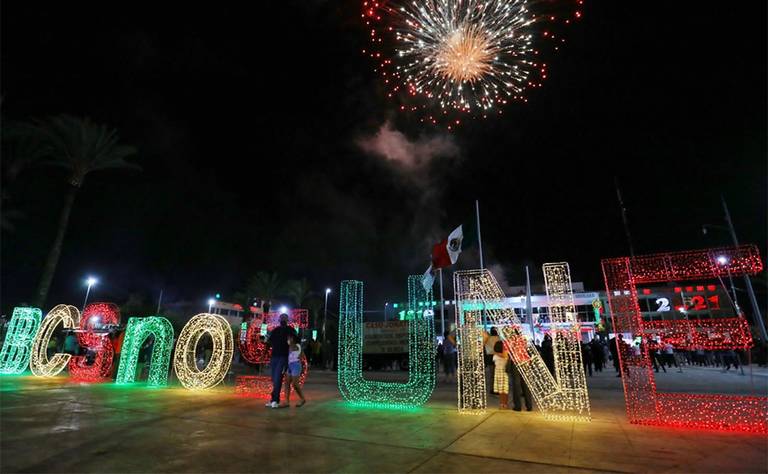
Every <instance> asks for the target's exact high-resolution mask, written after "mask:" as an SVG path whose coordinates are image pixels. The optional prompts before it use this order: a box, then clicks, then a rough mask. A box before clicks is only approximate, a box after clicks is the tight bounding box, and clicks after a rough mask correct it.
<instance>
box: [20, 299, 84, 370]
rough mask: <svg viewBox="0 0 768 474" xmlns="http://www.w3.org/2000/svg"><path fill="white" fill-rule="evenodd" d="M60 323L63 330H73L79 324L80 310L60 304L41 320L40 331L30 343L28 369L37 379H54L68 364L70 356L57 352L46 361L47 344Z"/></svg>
mask: <svg viewBox="0 0 768 474" xmlns="http://www.w3.org/2000/svg"><path fill="white" fill-rule="evenodd" d="M59 323H61V325H62V327H63V328H64V329H75V328H76V327H77V326H78V324H79V323H80V310H79V309H77V308H75V307H74V306H70V305H66V304H60V305H57V306H54V307H53V309H51V310H50V311H49V312H48V314H46V315H45V318H43V321H42V324H41V325H40V329H39V330H38V331H37V335H35V342H33V343H32V357H31V358H30V361H29V368H30V369H31V370H32V374H34V375H35V376H37V377H55V376H56V375H58V374H59V373H60V372H61V371H62V370H64V367H66V366H67V363H69V359H70V357H72V356H71V355H70V354H63V353H60V352H57V353H56V354H54V355H53V357H51V359H48V343H49V342H50V340H51V337H52V336H53V331H54V330H55V329H56V326H58V325H59Z"/></svg>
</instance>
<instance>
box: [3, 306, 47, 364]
mask: <svg viewBox="0 0 768 474" xmlns="http://www.w3.org/2000/svg"><path fill="white" fill-rule="evenodd" d="M41 317H42V311H40V309H39V308H19V307H16V308H13V315H12V316H11V320H10V322H8V330H7V331H6V333H5V341H4V342H3V348H2V350H0V374H20V373H22V372H24V371H25V370H26V369H27V366H28V365H29V358H30V356H31V355H32V343H33V342H34V340H35V334H36V333H37V328H38V327H40V318H41Z"/></svg>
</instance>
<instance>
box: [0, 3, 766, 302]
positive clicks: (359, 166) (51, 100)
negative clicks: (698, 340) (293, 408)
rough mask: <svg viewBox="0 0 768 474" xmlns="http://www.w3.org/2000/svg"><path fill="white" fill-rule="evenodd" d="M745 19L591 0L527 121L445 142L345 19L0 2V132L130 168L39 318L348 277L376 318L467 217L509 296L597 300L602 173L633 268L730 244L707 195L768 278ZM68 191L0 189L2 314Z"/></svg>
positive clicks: (276, 10)
mask: <svg viewBox="0 0 768 474" xmlns="http://www.w3.org/2000/svg"><path fill="white" fill-rule="evenodd" d="M739 6H740V7H742V8H738V9H736V8H727V9H715V8H707V6H705V5H702V4H701V3H700V2H693V1H688V0H687V1H682V2H674V3H672V4H670V3H668V2H664V3H662V2H656V3H652V4H648V3H647V2H645V3H643V4H639V3H633V4H631V5H630V4H628V3H621V4H618V3H615V2H597V1H587V2H586V4H585V7H584V14H583V18H582V20H581V21H580V22H578V23H576V24H574V25H572V26H571V27H569V28H568V30H567V31H566V32H565V35H566V38H567V42H566V43H565V45H564V47H562V48H560V51H558V53H557V54H555V55H553V56H552V58H551V59H550V60H549V61H548V64H549V67H548V69H549V76H550V77H549V78H548V79H547V81H545V83H544V86H543V87H542V88H540V89H537V90H534V91H532V92H530V93H529V102H528V103H526V104H514V103H513V104H509V105H508V106H507V107H506V109H505V110H504V114H503V115H502V116H499V117H492V118H489V119H487V120H473V121H466V122H465V123H463V124H462V126H461V127H460V128H458V129H457V130H454V131H452V132H446V131H445V130H444V129H441V128H435V127H429V126H424V125H422V124H420V123H418V121H417V120H416V119H415V118H414V117H413V116H409V115H407V114H402V113H399V112H397V102H396V101H392V100H388V99H387V98H386V97H385V92H384V88H383V87H382V83H381V80H380V78H379V77H378V76H377V75H376V74H375V73H374V72H373V65H372V64H371V61H370V60H369V58H367V57H365V55H363V54H362V53H361V50H362V49H364V48H365V47H366V46H367V43H366V42H367V37H366V31H365V28H364V25H363V23H362V22H361V21H360V3H359V2H352V1H346V2H340V3H335V2H328V1H313V2H298V1H285V2H269V3H266V4H259V5H258V6H256V7H254V6H241V5H237V6H217V7H210V6H208V7H206V8H202V7H197V6H190V5H186V6H185V7H184V9H177V8H172V7H170V6H168V5H161V6H159V7H155V8H153V9H151V10H149V9H143V8H140V7H136V6H135V5H131V6H130V7H127V6H122V7H120V6H117V5H109V6H105V7H103V8H99V9H91V8H88V7H86V6H83V5H64V4H48V5H45V6H41V5H37V4H29V3H15V4H4V5H3V15H2V20H1V21H2V59H1V60H0V61H2V63H1V64H2V87H1V88H0V94H2V118H3V120H28V119H31V118H35V117H44V116H48V115H55V114H59V113H68V114H72V115H77V116H89V117H91V118H92V119H93V120H94V121H96V122H98V123H104V124H107V125H108V126H110V127H114V128H116V129H117V130H118V132H119V133H120V136H121V141H122V142H123V143H125V144H130V145H134V146H136V147H137V148H138V154H137V155H136V156H135V157H133V158H131V161H133V162H135V163H138V164H140V165H141V166H142V168H143V171H142V172H139V173H136V172H128V173H113V172H95V173H93V174H91V175H89V176H88V178H87V179H86V182H85V185H84V187H83V189H82V190H81V191H80V193H79V195H78V197H77V201H76V203H75V207H74V210H73V214H72V219H71V221H70V225H69V229H68V232H67V236H66V238H65V242H64V251H63V253H62V257H61V261H60V262H59V267H58V270H57V272H56V276H55V278H54V282H53V286H52V288H51V293H50V296H49V298H48V302H47V307H51V306H52V305H54V304H56V303H60V302H66V303H71V304H74V305H78V306H79V305H80V303H81V302H82V297H83V291H84V289H83V285H82V281H83V279H84V278H85V277H86V276H87V275H89V274H93V275H97V276H98V277H99V278H100V280H101V284H100V286H99V287H98V289H97V290H96V291H95V292H94V297H95V298H96V299H99V300H101V299H106V300H113V301H115V302H117V303H122V302H124V301H125V300H126V299H127V298H128V296H129V295H131V294H135V293H143V294H146V296H147V298H148V299H149V301H150V302H151V301H152V300H153V299H154V300H156V298H157V294H158V293H159V291H160V289H161V288H162V289H163V290H164V292H165V295H166V296H164V299H167V301H173V300H192V301H196V300H198V299H199V300H200V302H201V307H202V306H204V301H205V300H206V299H207V298H208V297H209V296H211V295H213V294H214V293H216V292H219V293H221V294H222V299H224V300H228V299H231V295H233V294H234V293H235V292H236V291H238V290H239V289H241V288H242V287H243V286H245V283H246V280H247V278H248V277H249V276H251V275H253V274H254V273H256V272H257V271H275V272H277V273H279V274H281V275H283V276H284V277H286V278H301V277H307V278H308V279H309V280H310V282H311V283H312V284H313V286H314V287H315V289H316V290H317V291H318V292H320V291H322V289H323V288H325V287H329V286H330V287H333V288H334V289H338V285H339V282H340V281H341V280H343V279H358V280H363V281H364V283H365V297H366V304H365V305H366V307H374V308H375V307H380V306H381V305H383V304H384V302H385V301H392V298H393V297H397V295H402V296H403V297H404V295H405V293H406V277H407V275H408V274H420V273H422V272H424V270H425V269H426V268H427V266H428V265H429V252H430V250H431V249H430V246H431V244H432V243H436V242H438V241H439V240H442V239H444V238H445V237H447V235H448V233H449V232H450V231H451V230H452V229H453V228H454V227H456V226H457V225H459V224H461V223H462V222H468V221H470V220H471V219H472V218H473V216H474V214H473V211H474V200H475V199H479V200H480V206H481V209H480V211H481V217H482V237H483V248H484V251H485V261H486V265H487V266H493V265H495V266H497V268H499V269H500V272H501V273H503V274H504V275H503V276H504V277H505V278H506V280H507V281H508V282H509V283H510V284H512V285H518V284H522V283H524V272H523V270H522V268H523V266H524V265H526V264H529V265H531V266H532V269H534V274H533V275H532V277H534V278H535V279H540V268H541V265H542V264H543V263H545V262H553V261H568V262H569V263H570V266H571V272H572V276H573V280H574V281H584V282H585V287H586V289H588V290H602V289H604V287H603V284H602V275H601V273H600V259H601V258H606V257H613V256H622V255H628V253H629V251H628V248H627V243H626V239H625V236H624V229H623V227H622V221H621V214H620V209H619V204H618V202H617V199H616V191H615V187H614V177H618V179H619V181H620V183H621V188H622V194H623V198H624V203H625V206H626V208H627V209H628V217H629V225H630V229H631V232H632V236H633V241H634V242H633V243H634V247H635V253H637V254H645V253H657V252H664V251H675V250H684V249H693V248H704V247H716V246H723V245H729V244H730V236H729V235H728V233H727V232H722V231H719V230H713V231H711V232H709V233H708V234H707V235H706V236H705V235H702V232H701V227H702V225H703V224H716V225H724V222H723V213H722V208H721V203H720V196H721V195H722V196H724V197H725V199H726V200H727V202H728V205H729V207H730V211H731V214H732V218H733V222H734V226H735V228H736V231H737V233H738V236H739V239H740V241H741V243H745V244H746V243H754V244H757V245H758V246H759V248H760V251H761V254H762V257H763V260H764V261H765V256H766V252H767V251H768V248H766V242H768V222H767V219H766V216H768V185H767V181H768V162H767V160H766V156H768V133H767V132H766V130H768V119H767V117H768V113H766V104H767V103H768V93H767V92H766V89H767V87H766V86H767V85H768V72H767V67H766V57H767V56H768V47H767V46H766V44H768V41H766V39H768V38H767V36H768V34H767V32H766V24H765V18H766V14H767V13H768V7H767V6H766V4H765V2H742V3H740V4H739ZM631 7H635V8H631ZM110 9H113V10H110ZM266 24H268V26H269V28H266V27H265V25H266ZM385 154H386V155H388V156H384V155H385ZM4 184H5V183H4ZM66 186H67V183H66V176H65V174H64V173H63V172H60V171H58V170H56V169H53V168H45V167H37V168H34V169H30V170H27V171H26V172H25V173H23V174H22V175H21V176H20V177H19V179H18V181H17V182H15V183H13V185H12V186H9V187H4V190H3V192H4V193H5V192H7V194H8V195H9V199H8V201H7V202H6V201H5V200H4V203H3V204H4V206H5V209H4V210H3V211H4V212H5V211H6V210H7V209H13V210H19V211H21V212H23V214H24V217H23V218H22V219H18V220H16V221H14V222H15V224H16V229H15V231H13V232H6V231H5V230H4V231H3V234H2V240H3V242H2V243H3V245H2V261H3V263H2V277H3V278H2V295H3V298H2V303H3V304H2V309H3V312H4V313H9V312H10V309H11V308H12V307H13V306H16V305H18V304H20V303H21V302H22V301H27V302H29V301H31V300H32V296H33V293H34V291H35V288H36V286H37V283H38V279H39V277H40V273H41V268H42V262H43V260H44V259H45V257H46V255H47V252H48V248H49V246H50V244H51V242H52V240H53V238H54V232H55V223H56V220H57V219H58V213H59V211H60V205H61V195H62V194H63V192H64V191H65V189H66ZM459 263H460V266H458V267H456V268H472V267H474V266H476V254H475V252H470V253H469V254H467V255H462V258H461V259H460V261H459ZM446 277H448V275H446ZM763 277H764V275H763ZM450 287H451V285H450V283H449V282H448V281H446V288H450ZM756 290H758V291H760V293H761V296H762V300H761V301H763V304H764V302H765V293H766V287H765V283H764V282H763V283H761V284H756ZM446 298H450V296H449V294H446ZM332 301H333V303H334V306H331V305H329V306H330V307H331V308H335V307H336V306H335V304H337V300H336V299H335V298H334V299H333V300H332ZM150 304H151V303H150Z"/></svg>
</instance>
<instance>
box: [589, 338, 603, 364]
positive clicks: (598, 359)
mask: <svg viewBox="0 0 768 474" xmlns="http://www.w3.org/2000/svg"><path fill="white" fill-rule="evenodd" d="M589 352H590V355H591V356H592V364H593V365H594V366H595V372H602V371H603V364H604V363H605V357H603V346H602V345H601V344H600V341H598V340H597V338H596V337H595V338H592V340H591V341H590V342H589Z"/></svg>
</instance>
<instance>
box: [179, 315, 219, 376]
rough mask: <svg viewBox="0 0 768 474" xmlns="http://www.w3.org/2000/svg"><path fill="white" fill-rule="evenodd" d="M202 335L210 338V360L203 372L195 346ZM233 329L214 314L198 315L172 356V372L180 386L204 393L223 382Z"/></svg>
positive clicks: (180, 337)
mask: <svg viewBox="0 0 768 474" xmlns="http://www.w3.org/2000/svg"><path fill="white" fill-rule="evenodd" d="M205 333H208V334H210V335H211V339H212V340H213V350H212V351H211V360H209V361H208V365H206V366H205V368H203V369H202V370H200V369H199V368H198V367H197V360H196V359H197V357H196V356H197V344H198V342H200V339H201V338H202V337H203V335H204V334H205ZM233 344H234V343H233V340H232V328H230V327H229V323H228V322H227V320H226V319H224V318H222V317H221V316H219V315H216V314H210V313H201V314H198V315H196V316H195V317H193V318H192V319H190V320H189V321H188V322H187V324H186V325H185V326H184V329H182V330H181V334H179V340H178V341H177V344H176V352H175V354H174V355H173V368H174V370H175V371H176V377H178V379H179V382H181V384H182V385H183V386H184V388H186V389H188V390H205V389H207V388H211V387H214V386H216V385H218V384H219V383H221V381H222V380H224V377H225V376H226V375H227V371H228V370H229V366H230V365H231V364H232V351H233Z"/></svg>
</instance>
